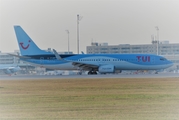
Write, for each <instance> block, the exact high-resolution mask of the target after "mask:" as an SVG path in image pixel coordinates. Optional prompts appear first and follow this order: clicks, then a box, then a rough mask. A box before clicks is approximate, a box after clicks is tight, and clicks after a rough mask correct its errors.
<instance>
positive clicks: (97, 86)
mask: <svg viewBox="0 0 179 120" xmlns="http://www.w3.org/2000/svg"><path fill="white" fill-rule="evenodd" d="M0 119H17V120H20V119H22V120H24V119H28V120H29V119H61V120H64V119H67V120H70V119H76V120H80V119H81V120H91V119H92V120H104V119H106V120H111V119H112V120H119V119H122V120H178V119H179V78H166V79H163V78H157V79H154V78H150V79H149V78H148V79H146V78H145V79H142V78H141V79H136V78H135V79H59V80H24V81H23V80H19V81H18V80H17V81H15V80H12V81H10V80H8V81H5V80H4V81H3V80H1V81H0Z"/></svg>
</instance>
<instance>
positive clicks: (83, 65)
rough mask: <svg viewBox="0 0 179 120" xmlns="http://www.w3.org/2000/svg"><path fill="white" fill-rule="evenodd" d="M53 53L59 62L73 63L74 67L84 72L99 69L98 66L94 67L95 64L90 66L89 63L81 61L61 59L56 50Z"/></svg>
mask: <svg viewBox="0 0 179 120" xmlns="http://www.w3.org/2000/svg"><path fill="white" fill-rule="evenodd" d="M53 52H54V54H55V57H56V58H57V59H58V60H64V61H68V62H72V65H74V66H75V67H79V68H81V69H83V70H91V69H98V67H99V66H98V65H94V64H88V63H84V62H79V61H71V60H66V59H63V58H61V56H60V55H59V54H58V53H57V51H56V50H54V49H53Z"/></svg>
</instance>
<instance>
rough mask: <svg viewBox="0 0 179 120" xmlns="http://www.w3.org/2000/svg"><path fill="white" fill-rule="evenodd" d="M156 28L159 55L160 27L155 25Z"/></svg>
mask: <svg viewBox="0 0 179 120" xmlns="http://www.w3.org/2000/svg"><path fill="white" fill-rule="evenodd" d="M155 29H156V30H157V40H156V41H157V55H159V28H158V26H156V27H155Z"/></svg>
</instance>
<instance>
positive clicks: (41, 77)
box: [0, 73, 179, 80]
mask: <svg viewBox="0 0 179 120" xmlns="http://www.w3.org/2000/svg"><path fill="white" fill-rule="evenodd" d="M73 78H79V79H80V78H94V79H95V78H179V73H159V74H106V75H58V76H57V75H12V76H7V75H1V76H0V80H31V79H37V80H46V79H73Z"/></svg>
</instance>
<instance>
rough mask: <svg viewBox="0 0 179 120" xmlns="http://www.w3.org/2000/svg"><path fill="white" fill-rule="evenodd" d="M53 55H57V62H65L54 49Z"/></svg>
mask: <svg viewBox="0 0 179 120" xmlns="http://www.w3.org/2000/svg"><path fill="white" fill-rule="evenodd" d="M53 53H54V54H55V57H56V58H57V60H63V59H62V58H61V56H60V55H59V54H58V53H57V51H56V50H55V49H53Z"/></svg>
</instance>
